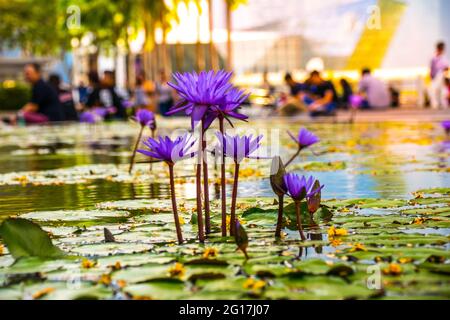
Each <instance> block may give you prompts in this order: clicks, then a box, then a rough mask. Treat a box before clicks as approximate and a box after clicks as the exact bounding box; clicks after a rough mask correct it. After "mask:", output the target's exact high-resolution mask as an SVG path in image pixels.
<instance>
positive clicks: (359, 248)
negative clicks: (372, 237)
mask: <svg viewBox="0 0 450 320" xmlns="http://www.w3.org/2000/svg"><path fill="white" fill-rule="evenodd" d="M356 251H367V249H366V247H364V245H362V244H361V243H355V244H354V245H353V247H352V248H351V249H350V252H356Z"/></svg>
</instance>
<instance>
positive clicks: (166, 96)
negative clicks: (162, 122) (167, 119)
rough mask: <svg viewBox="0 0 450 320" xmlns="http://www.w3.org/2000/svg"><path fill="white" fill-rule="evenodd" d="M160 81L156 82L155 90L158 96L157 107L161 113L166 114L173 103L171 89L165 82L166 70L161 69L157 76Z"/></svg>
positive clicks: (166, 79)
mask: <svg viewBox="0 0 450 320" xmlns="http://www.w3.org/2000/svg"><path fill="white" fill-rule="evenodd" d="M159 80H160V82H159V83H157V84H156V92H157V96H158V109H159V112H160V113H161V115H163V116H166V113H167V112H168V111H169V109H170V108H171V107H172V106H173V105H174V97H173V90H172V88H171V87H170V86H169V85H168V84H167V82H168V81H169V79H168V78H167V75H166V72H165V71H164V70H161V72H160V76H159Z"/></svg>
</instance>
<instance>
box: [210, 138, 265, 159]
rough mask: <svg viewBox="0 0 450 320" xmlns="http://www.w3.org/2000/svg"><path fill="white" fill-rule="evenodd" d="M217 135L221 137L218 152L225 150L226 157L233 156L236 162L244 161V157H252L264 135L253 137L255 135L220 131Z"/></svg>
mask: <svg viewBox="0 0 450 320" xmlns="http://www.w3.org/2000/svg"><path fill="white" fill-rule="evenodd" d="M216 136H217V138H218V139H219V146H218V148H217V150H218V152H219V153H221V152H222V150H223V152H224V154H225V157H228V158H233V160H234V162H235V163H240V162H242V160H243V159H244V158H252V156H251V155H252V153H254V152H255V151H256V150H257V149H258V148H259V147H260V146H261V144H260V142H261V140H262V138H263V136H262V135H260V136H258V137H256V138H254V139H253V135H249V136H245V135H244V136H242V137H240V136H238V135H236V136H230V135H227V134H224V135H222V133H220V132H217V133H216Z"/></svg>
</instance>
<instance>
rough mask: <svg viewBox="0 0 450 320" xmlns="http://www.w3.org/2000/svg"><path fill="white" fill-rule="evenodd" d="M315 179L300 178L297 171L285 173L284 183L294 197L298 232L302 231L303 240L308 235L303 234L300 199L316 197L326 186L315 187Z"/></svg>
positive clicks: (288, 192) (289, 193)
mask: <svg viewBox="0 0 450 320" xmlns="http://www.w3.org/2000/svg"><path fill="white" fill-rule="evenodd" d="M315 181H316V180H315V179H314V178H313V177H309V179H306V178H305V177H304V176H302V177H301V178H300V176H299V175H297V174H295V173H288V174H286V175H284V183H285V185H286V189H287V194H288V195H289V196H290V197H291V198H292V199H294V203H295V214H296V218H297V227H298V232H299V233H300V237H301V239H302V240H303V241H304V240H306V237H305V235H304V234H303V226H302V214H301V210H302V209H301V205H300V201H301V200H303V199H305V198H311V197H314V196H315V195H316V194H317V193H318V192H319V191H320V190H322V188H323V187H324V186H323V185H322V186H316V187H315V186H314V185H315Z"/></svg>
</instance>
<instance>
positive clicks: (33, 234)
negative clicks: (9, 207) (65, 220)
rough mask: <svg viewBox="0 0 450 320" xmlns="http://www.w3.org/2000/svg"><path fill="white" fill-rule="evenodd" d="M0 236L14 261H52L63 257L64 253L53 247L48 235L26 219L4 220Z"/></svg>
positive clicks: (0, 227)
mask: <svg viewBox="0 0 450 320" xmlns="http://www.w3.org/2000/svg"><path fill="white" fill-rule="evenodd" d="M0 235H1V237H2V238H3V241H4V242H5V244H6V245H7V246H8V250H9V252H10V253H11V255H12V256H13V257H14V258H15V259H19V258H22V257H39V258H43V259H52V258H60V257H62V256H64V252H63V251H61V250H60V249H59V248H58V247H56V246H54V245H53V243H52V240H51V239H50V237H49V235H48V233H46V232H45V231H44V230H42V229H41V227H39V226H38V225H37V224H35V223H34V222H31V221H29V220H26V219H15V218H9V219H6V220H5V221H3V223H2V224H1V226H0Z"/></svg>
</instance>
